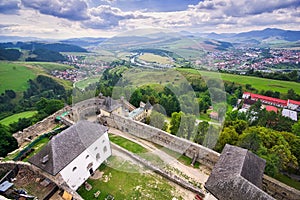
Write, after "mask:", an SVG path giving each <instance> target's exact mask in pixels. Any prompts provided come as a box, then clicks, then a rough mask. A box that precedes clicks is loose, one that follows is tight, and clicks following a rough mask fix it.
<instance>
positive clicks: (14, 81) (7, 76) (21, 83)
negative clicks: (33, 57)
mask: <svg viewBox="0 0 300 200" xmlns="http://www.w3.org/2000/svg"><path fill="white" fill-rule="evenodd" d="M36 76H37V75H36V74H35V73H34V72H33V71H32V70H30V69H29V68H28V67H26V66H25V65H23V64H19V63H13V62H0V80H1V81H0V93H3V92H4V91H5V90H7V89H11V90H14V91H16V92H22V91H25V90H26V89H27V87H28V83H27V81H28V80H29V79H34V78H35V77H36Z"/></svg>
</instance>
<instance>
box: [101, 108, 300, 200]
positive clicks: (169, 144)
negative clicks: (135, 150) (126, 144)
mask: <svg viewBox="0 0 300 200" xmlns="http://www.w3.org/2000/svg"><path fill="white" fill-rule="evenodd" d="M105 120H106V121H107V124H108V125H109V126H110V127H113V128H117V129H119V130H121V131H124V132H128V133H130V134H132V135H134V136H137V137H140V138H143V139H145V140H148V141H151V142H153V143H155V144H159V145H161V146H162V147H165V148H168V149H171V150H173V151H176V152H178V153H182V154H184V155H186V156H188V157H190V158H194V156H195V155H196V156H197V161H198V162H199V163H201V164H203V165H205V166H207V167H209V168H210V169H212V168H213V167H214V166H215V164H216V163H217V161H218V160H219V157H220V154H219V153H217V152H215V151H213V150H211V149H208V148H206V147H204V146H201V145H198V144H196V143H193V142H191V141H188V140H185V139H182V138H179V137H177V136H174V135H171V134H169V133H167V132H164V131H162V130H160V129H157V128H155V127H152V126H149V125H147V124H144V123H141V122H138V121H134V120H132V119H128V118H126V117H123V116H119V115H116V114H113V115H112V116H111V118H106V119H105ZM263 190H264V191H265V192H267V193H268V194H270V195H271V196H273V197H274V198H276V199H279V200H296V199H300V191H298V190H296V189H294V188H291V187H289V186H287V185H285V184H283V183H281V182H279V181H277V180H275V179H273V178H271V177H268V176H266V175H264V176H263Z"/></svg>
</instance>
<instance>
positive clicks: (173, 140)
mask: <svg viewBox="0 0 300 200" xmlns="http://www.w3.org/2000/svg"><path fill="white" fill-rule="evenodd" d="M106 121H107V123H108V125H109V126H110V127H114V128H117V129H119V130H121V131H124V132H128V133H130V134H132V135H135V136H137V137H140V138H143V139H145V140H148V141H151V142H153V143H155V144H159V145H161V146H162V148H164V147H165V148H168V149H171V150H173V151H176V152H178V153H181V154H184V155H186V156H188V157H190V158H194V156H197V161H198V162H199V163H201V164H203V165H205V166H207V167H209V168H210V169H212V168H213V167H214V165H215V163H216V162H217V161H218V159H219V156H220V154H219V153H217V152H215V151H213V150H211V149H209V148H206V147H204V146H201V145H199V144H196V143H193V142H191V141H188V140H186V139H182V138H179V137H176V136H174V135H171V134H169V133H167V132H165V131H162V130H160V129H157V128H155V127H152V126H149V125H146V124H144V123H142V122H138V121H134V120H132V119H128V118H125V117H123V116H119V115H115V114H113V115H112V118H108V119H106Z"/></svg>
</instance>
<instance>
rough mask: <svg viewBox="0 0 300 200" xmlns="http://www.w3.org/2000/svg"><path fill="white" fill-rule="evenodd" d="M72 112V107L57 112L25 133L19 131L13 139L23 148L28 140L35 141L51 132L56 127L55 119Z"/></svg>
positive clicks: (25, 130) (24, 131)
mask: <svg viewBox="0 0 300 200" xmlns="http://www.w3.org/2000/svg"><path fill="white" fill-rule="evenodd" d="M67 110H70V107H68V106H67V107H64V108H63V109H61V110H59V111H57V112H55V113H54V114H52V115H50V116H48V117H46V118H45V119H43V120H42V121H39V122H37V123H36V124H34V125H32V126H29V127H28V128H25V129H23V131H19V132H17V133H14V134H13V137H14V138H16V140H17V142H18V145H19V146H21V145H22V144H23V143H24V142H25V141H26V140H28V139H30V140H32V139H34V138H36V137H37V136H39V135H42V134H43V133H45V132H47V131H49V129H52V128H54V127H55V118H56V117H57V116H59V115H61V114H62V113H64V112H65V111H67Z"/></svg>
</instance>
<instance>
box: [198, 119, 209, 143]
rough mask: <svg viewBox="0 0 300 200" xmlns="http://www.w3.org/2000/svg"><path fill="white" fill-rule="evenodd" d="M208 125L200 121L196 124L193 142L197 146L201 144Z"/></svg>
mask: <svg viewBox="0 0 300 200" xmlns="http://www.w3.org/2000/svg"><path fill="white" fill-rule="evenodd" d="M208 128H209V123H208V122H207V121H202V122H200V123H199V124H198V126H197V129H196V133H195V138H194V141H195V142H196V143H198V144H203V142H204V139H205V136H206V134H207V132H208Z"/></svg>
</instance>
